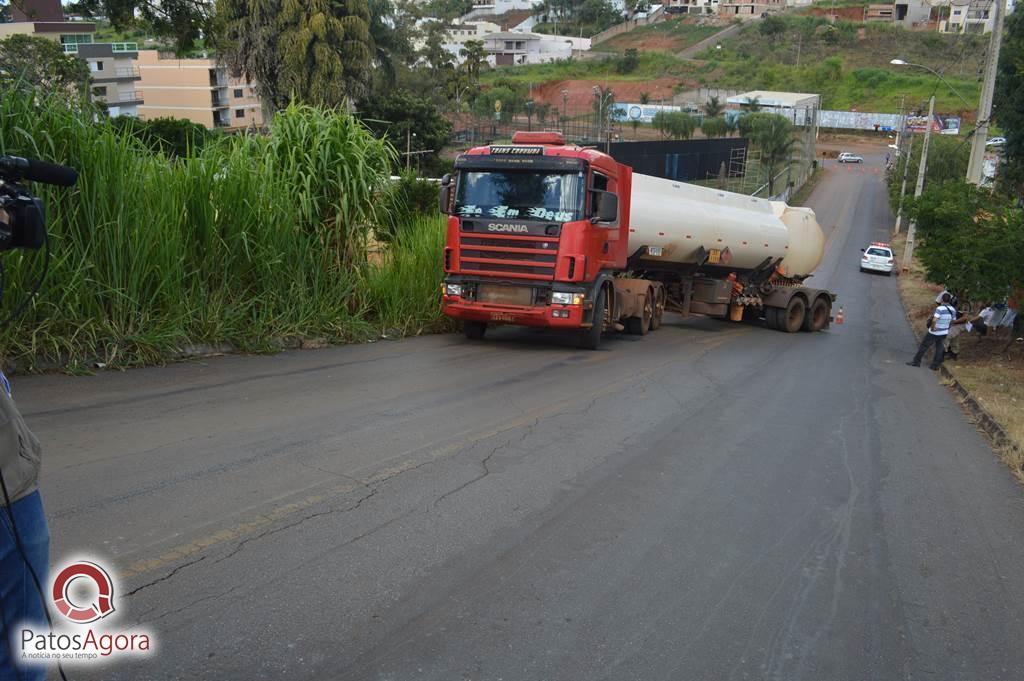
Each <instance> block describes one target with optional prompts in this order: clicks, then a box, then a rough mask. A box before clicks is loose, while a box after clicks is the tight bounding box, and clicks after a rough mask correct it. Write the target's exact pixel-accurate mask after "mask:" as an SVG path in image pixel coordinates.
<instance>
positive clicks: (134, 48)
mask: <svg viewBox="0 0 1024 681" xmlns="http://www.w3.org/2000/svg"><path fill="white" fill-rule="evenodd" d="M102 44H104V43H65V44H64V53H65V54H78V46H79V45H102ZM107 44H109V45H110V50H111V51H112V52H138V51H139V44H138V43H107Z"/></svg>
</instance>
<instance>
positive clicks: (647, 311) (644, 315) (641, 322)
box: [626, 289, 654, 336]
mask: <svg viewBox="0 0 1024 681" xmlns="http://www.w3.org/2000/svg"><path fill="white" fill-rule="evenodd" d="M640 315H641V316H640V317H630V318H629V319H627V320H626V330H627V331H629V333H631V334H633V335H635V336H646V335H647V332H648V331H650V330H651V322H652V321H653V319H654V300H653V299H652V297H651V291H650V289H648V290H647V295H645V296H644V309H643V312H641V313H640Z"/></svg>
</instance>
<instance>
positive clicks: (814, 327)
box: [801, 298, 831, 331]
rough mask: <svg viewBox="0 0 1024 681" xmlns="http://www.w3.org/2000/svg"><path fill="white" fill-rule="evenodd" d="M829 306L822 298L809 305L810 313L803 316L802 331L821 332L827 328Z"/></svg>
mask: <svg viewBox="0 0 1024 681" xmlns="http://www.w3.org/2000/svg"><path fill="white" fill-rule="evenodd" d="M829 312H831V310H830V309H829V304H828V303H826V302H825V299H824V298H818V299H817V300H815V301H814V304H813V305H811V309H810V311H809V312H808V313H807V314H806V316H804V323H803V326H802V327H801V328H802V329H803V330H804V331H821V330H822V329H824V328H825V327H827V326H828V317H829Z"/></svg>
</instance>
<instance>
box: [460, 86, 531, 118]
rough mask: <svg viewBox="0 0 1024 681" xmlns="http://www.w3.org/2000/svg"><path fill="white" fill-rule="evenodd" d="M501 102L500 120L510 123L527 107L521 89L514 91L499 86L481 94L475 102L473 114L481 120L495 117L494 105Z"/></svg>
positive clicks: (507, 87)
mask: <svg viewBox="0 0 1024 681" xmlns="http://www.w3.org/2000/svg"><path fill="white" fill-rule="evenodd" d="M497 101H500V102H501V114H500V116H499V119H500V120H503V121H510V120H512V118H513V117H514V116H515V115H516V114H517V113H519V112H520V111H522V110H523V109H524V108H525V107H526V97H525V96H524V94H523V93H522V92H521V91H520V90H519V89H513V88H512V87H509V86H508V85H497V86H495V87H492V88H491V89H489V90H487V91H486V92H481V93H480V94H479V95H477V97H476V99H474V100H473V113H475V114H476V115H477V116H480V117H481V118H493V117H494V103H495V102H497Z"/></svg>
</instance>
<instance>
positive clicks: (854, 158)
mask: <svg viewBox="0 0 1024 681" xmlns="http://www.w3.org/2000/svg"><path fill="white" fill-rule="evenodd" d="M839 162H840V163H863V162H864V157H863V156H858V155H857V154H851V153H850V152H848V151H844V152H843V153H841V154H839Z"/></svg>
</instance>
